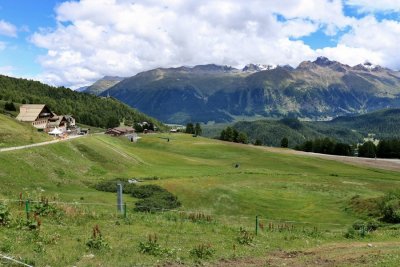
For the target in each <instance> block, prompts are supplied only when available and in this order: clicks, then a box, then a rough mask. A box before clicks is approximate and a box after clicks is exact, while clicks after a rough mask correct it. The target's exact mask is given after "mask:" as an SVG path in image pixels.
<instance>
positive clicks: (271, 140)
mask: <svg viewBox="0 0 400 267" xmlns="http://www.w3.org/2000/svg"><path fill="white" fill-rule="evenodd" d="M233 127H234V128H235V129H236V130H238V131H240V132H244V133H246V134H247V135H248V137H249V141H250V142H254V141H255V140H257V139H259V140H260V141H261V142H262V143H263V144H264V145H271V146H280V142H281V140H282V138H284V137H287V138H288V139H289V146H290V147H295V146H296V145H299V144H302V143H303V142H305V141H307V140H314V139H318V138H325V137H329V138H331V139H333V140H336V141H337V142H343V143H347V144H356V143H358V142H362V141H363V138H365V137H367V136H368V134H373V135H374V137H375V138H377V139H380V140H382V139H393V138H400V109H385V110H381V111H376V112H371V113H368V114H364V115H357V116H348V117H338V118H336V119H334V120H332V121H326V122H322V121H314V122H304V121H299V120H298V119H291V118H286V119H282V120H260V121H254V122H238V123H236V124H234V126H233Z"/></svg>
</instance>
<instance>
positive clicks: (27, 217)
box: [25, 199, 30, 220]
mask: <svg viewBox="0 0 400 267" xmlns="http://www.w3.org/2000/svg"><path fill="white" fill-rule="evenodd" d="M25 212H26V219H27V220H29V212H30V207H29V199H27V200H26V201H25Z"/></svg>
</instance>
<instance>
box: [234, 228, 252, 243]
mask: <svg viewBox="0 0 400 267" xmlns="http://www.w3.org/2000/svg"><path fill="white" fill-rule="evenodd" d="M253 239H254V235H253V234H252V233H250V232H249V231H247V230H246V229H244V228H242V227H240V229H239V236H238V237H237V238H236V240H237V241H238V242H239V244H241V245H251V244H252V242H253Z"/></svg>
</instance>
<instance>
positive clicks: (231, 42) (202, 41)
mask: <svg viewBox="0 0 400 267" xmlns="http://www.w3.org/2000/svg"><path fill="white" fill-rule="evenodd" d="M56 18H57V22H58V26H57V27H56V28H54V29H45V30H41V31H39V32H36V33H34V34H33V35H32V37H31V41H32V42H33V43H34V44H35V45H36V46H38V47H41V48H45V49H46V50H47V51H48V52H47V54H45V55H42V56H41V57H40V58H39V59H38V60H39V62H40V64H41V65H42V68H43V69H44V73H43V74H42V75H41V77H40V78H41V80H42V81H44V82H47V83H50V84H54V85H65V86H72V87H80V86H84V85H87V84H90V83H91V82H93V81H94V80H96V79H98V78H100V77H102V76H104V75H119V76H131V75H134V74H136V73H137V72H140V71H143V70H147V69H152V68H156V67H171V66H180V65H197V64H206V63H216V64H227V65H233V66H238V67H239V66H240V67H241V66H243V65H245V64H247V63H249V62H254V63H266V64H291V65H293V66H295V65H297V64H299V63H300V62H301V61H303V60H308V59H313V58H315V57H316V56H318V55H328V56H330V57H332V58H333V59H340V60H341V61H343V62H346V63H349V64H351V63H353V62H355V61H356V62H357V63H358V62H359V60H360V59H362V61H364V59H365V58H368V59H370V60H371V61H372V62H377V63H385V60H389V59H390V56H391V53H392V52H393V51H392V45H389V46H388V47H389V48H390V50H388V51H389V52H386V51H383V52H382V51H380V49H382V48H383V47H384V45H383V44H379V43H381V41H382V40H376V42H377V43H378V44H375V45H372V44H366V45H362V44H361V43H362V42H363V40H364V39H366V38H368V36H364V35H363V34H365V33H363V32H364V28H365V27H364V28H363V25H362V24H363V23H365V22H363V21H358V20H357V19H355V18H352V17H346V16H345V15H344V13H343V3H342V1H341V0H313V1H309V0H281V1H276V0H252V1H242V0H219V1H215V0H202V1H197V0H191V1H189V0H135V1H134V0H81V1H79V2H77V1H68V2H64V3H62V4H61V5H59V6H58V7H57V9H56ZM366 22H367V20H366ZM371 23H372V24H373V25H376V27H378V28H379V27H381V26H382V27H383V26H390V27H392V26H395V25H389V23H390V21H387V22H385V23H387V25H380V24H379V22H376V21H375V22H371ZM382 23H383V22H382ZM348 27H351V28H352V30H351V31H350V32H349V33H348V34H346V35H345V36H344V37H343V38H342V39H341V40H340V43H339V45H338V46H336V47H331V48H325V49H319V50H313V49H311V48H310V47H309V46H308V45H307V44H304V43H303V42H302V41H299V40H296V39H298V38H301V37H304V36H308V35H310V34H312V33H314V32H316V31H318V30H324V31H325V33H326V34H327V35H331V36H335V35H336V34H337V32H338V31H339V30H343V29H346V28H348ZM386 33H387V35H385V37H386V38H388V40H389V38H392V39H390V40H391V41H393V40H397V38H396V37H395V36H393V35H394V34H396V31H395V30H388V31H387V32H386ZM382 34H383V33H382ZM293 38H294V40H293ZM397 43H398V42H397ZM394 44H395V43H394Z"/></svg>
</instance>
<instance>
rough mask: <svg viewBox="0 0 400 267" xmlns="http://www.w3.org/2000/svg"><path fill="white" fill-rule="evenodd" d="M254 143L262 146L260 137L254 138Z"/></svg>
mask: <svg viewBox="0 0 400 267" xmlns="http://www.w3.org/2000/svg"><path fill="white" fill-rule="evenodd" d="M254 145H255V146H262V141H261V140H260V139H256V141H254Z"/></svg>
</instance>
